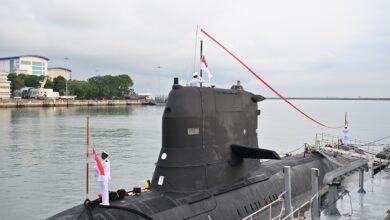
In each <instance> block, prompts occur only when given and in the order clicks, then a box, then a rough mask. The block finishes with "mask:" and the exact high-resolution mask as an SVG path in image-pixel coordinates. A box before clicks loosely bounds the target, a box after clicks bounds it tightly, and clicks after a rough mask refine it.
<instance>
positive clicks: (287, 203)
mask: <svg viewBox="0 0 390 220" xmlns="http://www.w3.org/2000/svg"><path fill="white" fill-rule="evenodd" d="M283 173H284V191H285V192H286V193H285V196H286V197H285V199H284V207H285V210H286V213H285V216H287V215H289V214H291V213H292V206H291V167H290V166H285V167H283ZM288 219H289V220H293V215H291V216H290V217H288Z"/></svg>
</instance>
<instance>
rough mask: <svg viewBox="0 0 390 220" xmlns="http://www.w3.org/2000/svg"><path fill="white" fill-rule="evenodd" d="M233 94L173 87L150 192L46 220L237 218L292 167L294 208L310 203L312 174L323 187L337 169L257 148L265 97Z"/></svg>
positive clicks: (273, 195) (274, 193) (272, 194)
mask: <svg viewBox="0 0 390 220" xmlns="http://www.w3.org/2000/svg"><path fill="white" fill-rule="evenodd" d="M234 88H235V89H230V90H228V89H215V88H193V87H181V86H180V85H174V86H173V90H172V91H171V93H170V95H169V97H168V102H167V105H166V107H165V110H164V115H163V125H162V126H163V129H162V130H163V131H162V132H163V139H162V148H161V151H160V154H159V158H158V160H157V164H156V169H155V171H154V174H153V178H152V184H151V192H148V193H142V194H141V195H139V196H127V197H125V198H124V199H123V200H120V201H111V202H110V206H109V207H102V206H99V205H91V203H85V204H84V205H79V206H76V207H74V208H71V209H69V210H66V211H64V212H62V213H59V214H57V215H55V216H53V217H50V218H49V219H62V220H65V219H160V220H165V219H166V220H168V219H169V220H171V219H191V220H196V219H207V220H211V219H232V220H233V219H242V218H244V217H245V216H247V215H249V214H251V213H253V212H255V211H256V210H258V209H260V208H261V207H264V206H266V205H267V204H269V203H270V202H272V201H275V200H276V199H277V198H278V196H279V195H280V194H281V193H282V192H283V191H284V178H283V173H282V169H283V167H284V166H291V181H292V182H291V187H292V198H293V199H292V200H293V204H294V202H295V203H297V202H298V201H299V200H301V199H305V198H306V197H307V198H308V196H309V191H310V189H311V187H310V186H311V182H310V181H311V176H310V175H311V168H317V169H319V171H320V176H319V182H320V183H321V182H322V179H323V177H324V175H325V174H326V173H327V172H330V171H332V170H334V169H336V168H337V167H338V166H339V165H337V164H335V163H333V162H332V161H330V160H328V159H327V158H325V157H323V156H322V155H320V154H316V153H312V154H306V155H305V156H304V155H303V154H301V155H295V156H290V157H286V158H282V159H281V160H280V158H279V156H277V155H276V153H274V152H272V151H269V150H268V151H267V150H262V149H260V148H259V146H258V142H257V117H258V115H259V114H260V110H258V108H257V103H258V102H259V101H262V100H263V99H264V98H263V97H261V96H258V95H254V94H252V93H249V92H246V91H244V90H242V87H234ZM237 88H238V89H237ZM260 159H275V160H268V161H266V162H263V163H261V162H260ZM336 159H337V160H338V162H339V163H338V164H340V163H341V164H348V163H349V162H350V161H349V160H348V159H346V158H343V157H341V156H339V157H338V158H336ZM307 198H306V199H307Z"/></svg>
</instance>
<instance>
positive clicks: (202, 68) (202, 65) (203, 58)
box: [200, 56, 213, 82]
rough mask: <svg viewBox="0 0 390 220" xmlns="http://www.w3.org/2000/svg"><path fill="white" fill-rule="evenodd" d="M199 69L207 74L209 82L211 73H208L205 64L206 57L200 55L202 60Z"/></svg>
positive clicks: (207, 67)
mask: <svg viewBox="0 0 390 220" xmlns="http://www.w3.org/2000/svg"><path fill="white" fill-rule="evenodd" d="M200 69H201V70H203V71H205V72H206V73H207V74H208V76H209V82H211V78H212V77H213V75H212V74H211V73H210V70H209V66H208V65H207V62H206V58H205V57H204V56H202V62H201V64H200Z"/></svg>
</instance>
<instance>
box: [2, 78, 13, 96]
mask: <svg viewBox="0 0 390 220" xmlns="http://www.w3.org/2000/svg"><path fill="white" fill-rule="evenodd" d="M10 97H11V82H10V81H8V74H2V73H0V99H9V98H10Z"/></svg>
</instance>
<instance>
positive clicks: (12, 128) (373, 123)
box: [0, 100, 390, 220]
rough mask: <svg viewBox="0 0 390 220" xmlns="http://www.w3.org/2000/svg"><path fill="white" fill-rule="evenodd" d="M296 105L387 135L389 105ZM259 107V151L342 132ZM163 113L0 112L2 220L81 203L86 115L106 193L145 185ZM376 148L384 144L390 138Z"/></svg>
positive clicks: (148, 109)
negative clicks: (103, 165) (101, 158)
mask: <svg viewBox="0 0 390 220" xmlns="http://www.w3.org/2000/svg"><path fill="white" fill-rule="evenodd" d="M294 103H296V105H298V106H299V107H301V108H302V109H303V110H304V111H305V112H307V113H308V114H310V115H311V116H313V117H314V118H316V119H318V120H320V121H321V122H322V123H324V124H329V125H333V126H340V125H342V124H343V123H344V113H345V112H348V119H349V124H350V138H351V139H352V140H354V139H359V140H367V141H374V140H377V139H381V138H383V137H386V136H389V135H390V118H389V117H388V115H387V114H388V112H390V102H388V101H325V100H322V101H309V100H305V101H303V100H301V101H294ZM259 109H261V115H260V117H259V118H258V120H259V128H258V139H259V145H260V147H261V148H268V149H274V150H276V151H277V152H284V153H286V152H289V151H292V150H294V149H297V148H299V147H300V146H302V145H303V144H304V143H314V140H315V134H316V133H330V134H333V135H339V136H341V135H342V130H341V129H328V128H324V127H321V126H318V125H316V124H314V123H312V122H311V121H310V120H308V119H307V118H304V117H303V116H302V115H300V114H299V113H297V112H296V111H295V110H293V109H292V108H291V107H289V106H287V105H286V104H285V103H284V102H283V101H281V100H265V101H264V102H261V103H260V105H259ZM163 110H164V107H163V106H105V107H69V108H67V107H53V108H19V109H16V108H9V109H0V154H1V157H2V159H1V160H0V174H1V175H0V187H1V189H3V192H2V195H1V199H0V212H1V213H2V214H1V217H0V218H1V219H7V220H8V219H11V220H12V219H45V218H47V217H49V216H51V215H54V214H56V213H58V212H60V211H62V210H64V209H67V208H70V207H72V206H74V205H78V204H81V203H82V202H83V201H84V199H85V182H86V181H85V163H86V161H85V144H86V116H87V115H90V127H91V145H92V147H95V148H96V149H97V151H98V152H101V151H102V150H106V151H107V152H109V154H110V157H109V159H110V161H111V177H112V180H111V181H110V185H109V188H110V190H117V189H119V188H124V189H126V190H130V189H132V187H134V186H144V182H145V180H146V179H150V178H151V177H152V174H153V170H154V163H155V162H156V161H157V156H158V154H159V151H160V147H161V146H160V145H161V116H162V112H163ZM380 143H382V144H389V143H390V138H389V139H385V140H383V141H381V142H380ZM300 150H303V149H300ZM91 162H92V160H91ZM91 164H92V163H91ZM93 173H94V172H93V170H92V169H90V198H91V199H94V198H96V196H97V194H98V185H97V183H96V177H95V176H94V175H93Z"/></svg>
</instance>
